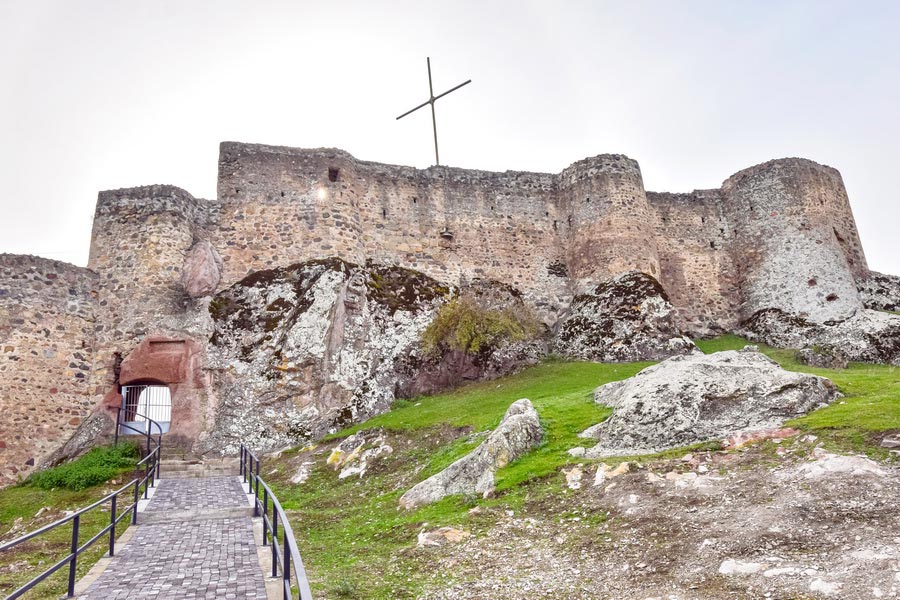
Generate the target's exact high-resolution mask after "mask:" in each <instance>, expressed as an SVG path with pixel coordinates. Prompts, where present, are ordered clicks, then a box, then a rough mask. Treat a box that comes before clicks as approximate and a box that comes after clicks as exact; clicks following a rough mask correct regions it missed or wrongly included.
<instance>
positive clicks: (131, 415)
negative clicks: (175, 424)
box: [122, 383, 172, 434]
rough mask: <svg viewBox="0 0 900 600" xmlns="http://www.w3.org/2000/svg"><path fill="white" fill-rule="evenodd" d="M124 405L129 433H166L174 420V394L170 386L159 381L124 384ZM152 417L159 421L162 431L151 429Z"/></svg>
mask: <svg viewBox="0 0 900 600" xmlns="http://www.w3.org/2000/svg"><path fill="white" fill-rule="evenodd" d="M122 407H123V408H124V409H125V424H126V425H127V426H128V427H126V430H127V431H128V433H133V434H137V433H143V432H147V433H150V434H157V433H166V432H167V431H169V424H170V423H171V421H172V395H171V393H170V391H169V386H167V385H160V384H157V383H136V384H130V385H123V386H122ZM150 419H152V420H153V421H156V422H157V423H159V426H160V428H161V429H162V431H157V430H156V428H155V427H154V428H153V430H152V431H151V430H150V421H149V420H150Z"/></svg>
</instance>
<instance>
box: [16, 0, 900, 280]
mask: <svg viewBox="0 0 900 600" xmlns="http://www.w3.org/2000/svg"><path fill="white" fill-rule="evenodd" d="M898 31H900V2H895V1H893V0H891V1H887V0H885V1H861V0H856V1H845V2H833V1H825V0H808V1H798V2H774V1H754V2H745V1H740V2H739V1H737V0H735V1H733V2H725V1H722V0H715V1H678V2H674V1H669V0H660V1H650V0H645V1H634V0H630V1H628V2H624V1H615V2H611V1H599V0H593V1H584V2H576V1H566V2H549V1H547V2H537V1H522V0H518V1H510V2H490V1H483V0H482V1H465V2H461V1H453V2H449V1H446V0H444V1H439V2H438V1H428V0H417V1H414V2H413V1H392V2H374V1H372V0H369V1H360V2H345V1H339V0H333V1H330V2H321V1H319V2H312V1H307V0H293V1H283V2H276V1H259V0H254V1H253V2H250V1H243V2H238V1H231V0H190V1H188V0H172V1H169V0H152V1H144V2H137V1H123V0H109V1H105V0H104V1H101V0H78V1H77V2H75V1H72V0H58V1H49V0H20V1H14V0H0V81H2V84H0V85H2V87H0V194H2V196H0V252H15V253H27V254H37V255H41V256H46V257H50V258H56V259H60V260H65V261H69V262H73V263H75V264H79V265H83V264H85V263H86V261H87V253H88V244H89V240H90V226H91V217H92V215H93V210H94V203H95V200H96V195H97V192H98V191H99V190H102V189H110V188H118V187H130V186H136V185H144V184H151V183H170V184H173V185H177V186H179V187H182V188H185V189H186V190H188V191H189V192H191V193H192V194H194V195H195V196H199V197H205V198H213V197H215V189H216V188H215V184H216V160H217V156H218V143H219V142H220V141H222V140H239V141H245V142H259V143H267V144H281V145H289V146H300V147H321V146H328V147H339V148H343V149H345V150H347V151H349V152H350V153H352V154H353V155H355V156H357V157H358V158H361V159H366V160H373V161H379V162H387V163H400V164H412V165H415V166H419V167H427V166H428V165H430V164H431V163H432V162H433V155H432V141H431V131H430V125H431V124H430V122H429V120H430V117H429V115H428V113H427V112H426V111H424V110H423V111H421V112H419V113H416V114H414V115H411V116H409V117H407V118H405V119H403V120H402V121H399V122H398V121H395V117H396V116H397V115H399V114H400V113H402V112H404V111H405V110H407V109H408V108H411V107H413V106H415V105H416V104H418V103H420V102H422V101H423V100H425V99H426V97H427V79H426V73H425V57H426V56H429V55H430V56H431V58H432V66H433V69H434V77H435V88H436V90H435V91H436V92H438V91H443V90H445V89H447V88H449V87H451V86H453V85H456V84H457V83H460V82H461V81H463V80H465V79H468V78H471V79H473V80H474V81H473V83H472V84H471V85H469V86H467V87H465V88H463V89H462V90H460V91H458V92H454V93H453V94H451V95H450V96H447V97H446V98H445V99H442V100H440V101H439V102H438V133H439V137H440V143H441V158H442V162H443V163H445V164H448V165H451V166H457V167H467V168H478V169H487V170H506V169H515V170H529V171H546V172H558V171H560V170H561V169H563V168H564V167H566V166H567V165H569V164H570V163H572V162H574V161H576V160H579V159H581V158H584V157H586V156H592V155H596V154H601V153H606V152H613V153H624V154H628V155H629V156H631V157H632V158H635V159H637V160H638V161H639V162H640V164H641V168H642V171H643V174H644V183H645V186H646V187H647V189H650V190H655V191H688V190H691V189H694V188H711V187H718V186H719V185H720V184H721V182H722V181H723V180H724V179H725V178H727V177H728V176H729V175H731V174H732V173H734V172H735V171H738V170H740V169H742V168H745V167H748V166H750V165H753V164H756V163H759V162H763V161H765V160H768V159H771V158H778V157H784V156H802V157H807V158H811V159H813V160H816V161H819V162H822V163H825V164H829V165H831V166H834V167H836V168H838V169H839V170H840V171H841V172H842V174H843V176H844V181H845V183H846V185H847V188H848V191H849V193H850V199H851V203H852V205H853V209H854V212H855V214H856V219H857V224H858V226H859V229H860V233H861V235H862V240H863V245H864V247H865V250H866V254H867V256H868V259H869V265H870V267H871V268H873V269H876V270H882V271H887V272H891V273H895V274H900V253H898V252H897V248H898V243H897V237H898V231H897V230H898V226H900V206H898V202H897V200H898V193H897V176H896V173H897V169H898V162H900V113H898V107H900V34H898Z"/></svg>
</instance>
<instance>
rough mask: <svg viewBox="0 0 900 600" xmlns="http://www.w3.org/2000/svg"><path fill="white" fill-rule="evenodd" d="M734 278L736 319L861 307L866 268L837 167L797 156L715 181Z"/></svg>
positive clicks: (833, 314) (835, 314)
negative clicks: (729, 236) (737, 284)
mask: <svg viewBox="0 0 900 600" xmlns="http://www.w3.org/2000/svg"><path fill="white" fill-rule="evenodd" d="M722 190H723V200H724V202H723V208H724V213H725V217H726V219H727V220H728V222H729V224H730V226H731V231H732V233H733V242H732V245H731V253H732V256H733V257H734V259H735V265H736V267H737V271H738V276H739V277H740V279H741V283H742V288H741V297H740V302H741V305H740V306H741V310H740V312H741V317H742V318H743V319H747V318H749V317H751V316H753V314H754V313H755V312H757V311H759V310H761V309H766V308H777V309H781V310H783V311H785V312H787V313H789V314H794V315H799V316H802V317H805V318H808V319H809V320H811V321H814V322H818V323H824V322H828V321H841V320H844V319H847V318H849V317H850V316H852V315H853V314H854V313H855V312H856V311H857V310H859V309H860V308H862V302H861V301H860V298H859V294H858V292H857V288H856V279H857V278H863V277H865V276H867V273H868V267H867V265H866V261H865V256H864V255H863V253H862V247H861V245H860V243H859V236H858V234H857V232H856V225H855V223H854V221H853V215H852V213H851V212H850V209H849V204H848V203H847V200H846V198H847V193H846V191H845V190H844V183H843V181H842V180H841V176H840V173H838V172H837V171H836V170H835V169H832V168H830V167H825V166H822V165H819V164H816V163H814V162H812V161H809V160H803V159H782V160H774V161H770V162H767V163H764V164H762V165H757V166H755V167H751V168H750V169H746V170H744V171H741V172H739V173H737V174H735V175H733V176H732V177H730V178H729V179H728V180H727V181H726V182H725V183H724V184H723V186H722Z"/></svg>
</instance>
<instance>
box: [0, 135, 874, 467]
mask: <svg viewBox="0 0 900 600" xmlns="http://www.w3.org/2000/svg"><path fill="white" fill-rule="evenodd" d="M201 240H204V241H208V242H209V243H210V244H211V245H212V247H213V248H214V249H215V250H216V252H212V251H207V254H208V256H206V258H205V259H204V260H206V261H207V264H205V265H204V264H200V265H199V266H197V265H195V267H196V268H195V271H196V273H195V275H196V276H197V277H198V278H199V279H198V281H196V282H195V283H197V284H198V286H199V287H198V289H200V290H202V291H200V292H198V293H195V294H194V295H195V296H202V294H203V293H205V290H207V289H212V288H213V287H214V286H215V284H216V282H218V287H217V289H219V290H221V289H223V288H225V287H227V286H230V285H231V284H233V283H235V282H236V281H238V280H239V279H241V278H243V277H244V276H246V275H247V274H248V273H251V272H253V271H258V270H261V269H269V268H274V267H279V266H286V265H289V264H292V263H297V262H302V261H306V260H310V259H314V258H324V257H331V256H337V257H340V258H342V259H344V260H347V261H349V262H353V263H357V264H363V263H366V262H367V261H373V262H377V263H388V264H396V265H399V266H403V267H408V268H412V269H416V270H419V271H422V272H423V273H425V274H427V275H429V276H431V277H433V278H435V279H437V280H439V281H442V282H445V283H454V284H460V283H465V282H467V281H471V280H474V279H477V278H489V279H494V280H498V281H500V282H503V283H506V284H509V285H512V286H514V287H516V288H518V289H519V290H521V291H522V292H523V293H524V295H525V300H526V301H527V302H528V304H529V305H531V306H534V307H535V308H536V309H537V311H538V312H539V313H540V315H541V316H543V317H544V319H545V320H546V322H547V323H548V324H553V323H554V321H555V320H556V319H558V318H559V316H560V314H562V313H563V311H565V310H566V309H567V308H568V306H569V304H570V301H571V299H572V296H573V295H574V294H577V293H581V292H582V291H584V290H585V289H586V288H587V287H589V286H592V285H593V284H595V283H598V282H599V281H600V280H602V279H605V278H607V277H611V276H614V275H617V274H620V273H622V272H625V271H633V270H636V271H642V272H645V273H649V274H651V275H653V276H654V277H656V278H657V279H658V280H659V281H660V282H661V283H662V285H663V287H664V288H665V290H666V292H667V294H668V296H669V297H670V299H671V301H672V303H673V304H674V306H675V307H676V308H677V309H678V311H679V314H680V317H681V323H682V325H684V326H686V327H687V328H688V330H689V331H691V332H694V333H714V332H716V331H721V330H733V329H734V328H736V327H737V326H739V325H740V323H741V322H742V321H743V320H744V319H747V318H749V317H751V316H752V315H753V314H754V313H755V312H756V311H758V310H761V309H765V308H779V309H782V310H784V311H786V312H789V313H792V314H796V315H801V316H805V317H807V318H810V319H812V320H815V321H819V322H825V321H829V320H840V319H844V318H846V317H848V316H850V315H851V314H853V313H854V312H855V311H856V310H857V309H859V308H860V307H861V306H862V304H861V301H860V299H859V295H858V292H857V289H856V281H862V280H865V279H866V278H867V277H868V275H869V272H868V268H867V265H866V260H865V255H864V254H863V251H862V247H861V245H860V242H859V236H858V233H857V231H856V225H855V222H854V220H853V215H852V212H851V210H850V206H849V202H848V199H847V193H846V190H845V189H844V185H843V182H842V180H841V177H840V174H839V173H838V172H837V171H836V170H834V169H831V168H829V167H825V166H822V165H818V164H816V163H813V162H811V161H806V160H801V159H783V160H777V161H771V162H769V163H765V164H762V165H758V166H756V167H752V168H750V169H747V170H745V171H741V172H740V173H738V174H736V175H734V176H733V177H731V178H729V179H728V180H727V181H726V182H725V183H724V184H723V187H722V188H721V189H719V190H704V191H695V192H692V193H689V194H665V193H653V192H646V191H645V190H644V186H643V181H642V178H641V172H640V168H639V166H638V164H637V163H636V162H635V161H633V160H631V159H629V158H627V157H624V156H621V155H601V156H597V157H593V158H589V159H585V160H583V161H579V162H577V163H575V164H573V165H572V166H570V167H569V168H567V169H566V170H564V171H563V172H562V173H561V174H559V175H554V174H544V173H523V172H513V171H507V172H505V173H491V172H486V171H476V170H464V169H454V168H448V167H431V168H429V169H424V170H418V169H414V168H411V167H402V166H393V165H384V164H378V163H370V162H365V161H360V160H357V159H355V158H353V157H352V156H351V155H349V154H347V153H346V152H343V151H340V150H333V149H319V150H305V149H297V148H281V147H273V146H261V145H251V144H239V143H234V142H225V143H223V144H222V146H221V154H220V160H219V187H218V197H217V199H215V200H202V199H196V198H194V197H192V196H191V195H190V194H188V193H187V192H185V191H184V190H181V189H179V188H176V187H172V186H147V187H139V188H133V189H125V190H114V191H109V192H102V193H101V194H100V196H99V198H98V203H97V210H96V214H95V219H94V231H93V237H92V242H91V252H90V259H89V264H88V266H89V269H79V268H77V267H72V266H70V265H64V264H62V263H56V262H54V261H47V260H44V259H37V258H33V257H21V256H10V255H2V256H0V334H2V335H0V394H3V395H2V396H0V412H2V414H4V415H9V418H4V419H3V421H2V422H0V483H2V482H5V481H10V480H11V478H12V477H14V476H15V475H16V474H17V473H22V472H23V470H27V469H28V467H30V464H29V463H38V462H40V460H41V459H42V458H43V457H45V456H46V455H47V454H49V452H51V451H52V450H55V449H56V448H57V447H58V446H59V445H61V443H62V442H63V441H64V440H65V439H66V438H67V437H68V435H69V434H70V433H71V431H72V429H73V428H74V427H75V426H76V425H77V423H78V422H79V420H80V419H83V418H84V417H85V416H86V415H87V414H88V412H89V410H90V409H91V407H92V406H105V407H111V406H114V405H115V402H114V401H115V384H116V375H115V365H116V364H117V360H118V359H119V358H124V359H125V363H123V364H124V365H125V366H127V369H126V371H127V372H130V373H132V376H135V375H134V373H142V372H145V371H146V369H150V368H151V367H153V365H157V366H159V365H167V364H169V362H167V361H170V360H171V357H170V356H169V355H168V354H165V353H163V354H165V356H163V355H160V354H159V353H158V352H157V351H158V350H159V348H161V347H162V346H160V344H163V343H164V344H168V345H170V346H171V345H173V344H180V345H183V347H184V350H183V351H180V352H181V353H180V354H178V356H179V357H181V358H179V360H181V361H182V362H183V363H184V364H185V365H189V367H190V368H189V369H188V371H189V374H188V375H185V376H184V377H181V378H180V380H178V381H175V380H172V381H168V380H166V381H164V383H167V384H170V386H172V390H173V405H174V411H173V432H175V433H177V434H180V435H184V436H185V437H187V438H191V439H197V438H198V436H200V435H202V434H203V432H205V431H208V430H209V428H210V427H211V424H212V422H213V420H214V418H215V412H216V410H217V409H218V407H217V406H216V404H217V401H216V399H215V396H214V389H213V388H214V386H212V385H211V384H210V381H209V376H208V373H207V371H205V370H204V361H205V360H206V357H205V344H206V342H207V340H208V339H209V336H210V335H211V333H212V321H211V318H210V315H209V313H208V311H207V309H206V304H205V302H206V300H205V299H204V298H202V297H201V298H191V297H190V296H189V294H188V293H187V292H186V290H185V285H184V282H183V281H182V271H183V270H184V269H183V267H184V265H185V258H186V256H187V255H188V253H189V250H190V249H191V248H192V247H193V246H194V244H196V243H197V242H198V241H201ZM198 247H201V248H206V245H203V246H198ZM200 256H201V259H202V258H203V256H205V255H203V253H202V252H201V253H200ZM219 257H220V258H221V262H222V272H221V277H219V269H218V258H219ZM201 263H202V260H201ZM205 267H208V268H205ZM213 267H215V268H213ZM187 271H190V269H188V270H187ZM855 280H856V281H855ZM192 281H193V280H192ZM200 284H202V285H200ZM151 338H152V339H151ZM167 347H168V346H167ZM132 353H133V354H132ZM129 356H130V358H129ZM179 364H181V363H179ZM129 369H130V371H129ZM142 369H144V370H145V371H142ZM146 372H149V371H146ZM179 372H180V371H179ZM186 372H187V371H186ZM160 378H161V376H160V377H156V379H160ZM176 417H177V419H180V420H181V422H180V423H175V420H177V419H176ZM26 426H27V427H28V428H29V429H28V430H27V431H28V433H29V435H31V430H33V429H34V428H35V427H38V428H39V429H38V435H36V436H35V437H34V441H33V443H32V441H31V440H30V439H28V440H26V438H25V437H24V435H23V431H26ZM26 442H27V443H26Z"/></svg>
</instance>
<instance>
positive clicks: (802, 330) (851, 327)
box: [738, 308, 900, 365]
mask: <svg viewBox="0 0 900 600" xmlns="http://www.w3.org/2000/svg"><path fill="white" fill-rule="evenodd" d="M738 333H740V334H741V335H743V336H745V337H747V338H749V339H751V340H753V341H760V342H765V343H767V344H770V345H772V346H777V347H779V348H804V347H807V346H819V347H822V348H832V349H833V351H834V352H838V353H840V354H841V355H843V357H844V358H846V359H847V360H850V361H858V362H870V363H878V364H893V365H900V315H892V314H889V313H885V312H880V311H874V310H868V309H861V310H859V311H857V312H856V314H854V315H853V316H852V317H850V318H849V319H846V320H844V321H840V322H829V323H825V324H818V323H814V322H812V321H809V320H807V319H805V318H803V317H800V316H796V315H791V314H787V313H785V312H784V311H781V310H778V309H774V308H773V309H767V310H761V311H759V312H757V313H756V314H754V315H753V316H752V317H751V318H750V319H748V320H747V321H745V322H744V323H743V325H742V329H741V330H740V331H739V332H738Z"/></svg>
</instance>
